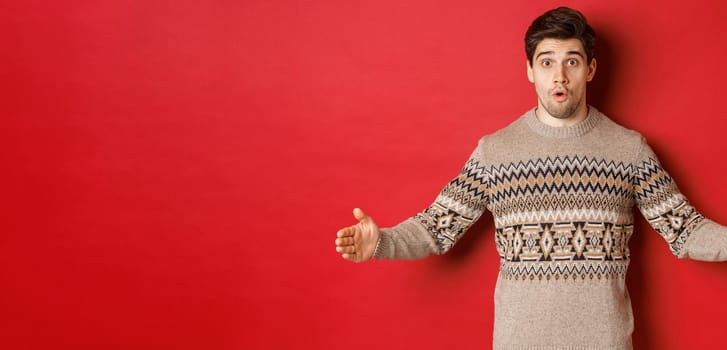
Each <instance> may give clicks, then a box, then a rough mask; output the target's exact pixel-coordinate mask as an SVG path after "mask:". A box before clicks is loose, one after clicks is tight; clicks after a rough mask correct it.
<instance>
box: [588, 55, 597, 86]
mask: <svg viewBox="0 0 727 350" xmlns="http://www.w3.org/2000/svg"><path fill="white" fill-rule="evenodd" d="M595 75H596V58H595V57H594V58H591V63H590V64H589V65H588V76H587V77H586V81H591V80H593V77H594V76H595Z"/></svg>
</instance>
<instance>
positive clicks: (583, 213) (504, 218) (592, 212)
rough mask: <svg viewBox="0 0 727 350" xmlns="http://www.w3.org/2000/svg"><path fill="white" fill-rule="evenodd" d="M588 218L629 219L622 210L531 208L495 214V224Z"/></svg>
mask: <svg viewBox="0 0 727 350" xmlns="http://www.w3.org/2000/svg"><path fill="white" fill-rule="evenodd" d="M574 217H575V218H588V219H589V220H594V221H601V222H613V223H616V224H624V223H626V222H627V221H628V222H630V221H629V220H630V219H631V218H630V217H627V216H626V215H624V212H623V211H608V210H600V209H565V210H559V209H555V210H533V211H530V212H513V213H510V214H506V215H501V216H495V226H497V227H505V226H513V225H517V224H521V223H523V222H564V221H568V220H572V219H573V218H574Z"/></svg>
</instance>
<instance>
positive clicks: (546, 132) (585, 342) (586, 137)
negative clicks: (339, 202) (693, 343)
mask: <svg viewBox="0 0 727 350" xmlns="http://www.w3.org/2000/svg"><path fill="white" fill-rule="evenodd" d="M634 205H636V206H637V207H638V208H639V210H640V211H641V213H642V214H643V215H644V217H646V219H647V220H648V221H649V223H650V224H651V225H652V227H653V228H654V229H655V230H656V231H657V232H658V233H659V234H660V235H661V236H662V237H663V238H664V239H665V240H666V242H667V244H668V246H669V248H670V249H671V252H672V253H673V254H674V255H676V256H677V257H679V258H692V259H698V260H708V261H717V260H720V261H721V260H727V228H725V227H723V226H720V225H717V224H715V223H714V222H712V221H710V220H708V219H706V218H705V217H703V216H702V215H701V214H699V212H697V211H696V210H695V209H694V207H692V206H691V205H690V204H689V202H688V201H687V199H686V198H685V197H684V196H683V195H682V194H681V193H680V192H679V190H678V188H677V186H676V184H675V183H674V181H672V178H671V177H669V175H668V174H667V173H666V172H665V171H664V169H663V168H662V167H661V165H660V164H659V161H658V160H657V158H656V156H655V155H654V153H653V152H652V150H651V149H650V148H649V146H648V145H647V144H646V142H645V141H644V139H643V138H642V137H641V135H639V134H638V133H636V132H634V131H631V130H628V129H625V128H623V127H621V126H619V125H617V124H616V123H614V122H613V121H612V120H610V119H609V118H608V117H606V116H605V115H603V114H602V113H600V112H599V111H597V110H596V109H595V108H593V107H590V108H589V113H588V116H587V118H586V119H585V120H583V121H582V122H580V123H578V124H576V125H574V126H570V127H551V126H548V125H546V124H543V123H542V122H540V121H539V120H538V119H537V118H536V116H535V110H534V109H533V110H530V111H528V112H527V113H525V114H524V115H523V116H522V117H520V118H519V119H517V120H516V121H515V122H513V123H512V124H511V125H509V126H508V127H505V128H503V129H501V130H499V131H498V132H496V133H494V134H491V135H488V136H485V137H483V138H482V139H481V140H480V142H479V144H478V146H477V148H476V149H475V151H474V153H473V154H472V156H471V157H470V158H469V160H468V161H467V163H466V164H465V166H464V169H462V171H461V173H460V174H459V176H457V177H456V178H454V179H453V180H452V181H451V182H449V184H447V185H446V186H445V187H444V189H443V190H442V192H441V193H440V194H439V196H437V198H436V200H435V201H434V203H433V204H432V205H431V206H430V207H428V208H426V209H425V210H423V211H422V212H421V213H418V214H417V215H416V216H415V217H412V218H409V219H407V220H406V221H404V222H402V223H400V224H398V225H397V226H395V227H393V228H385V229H382V230H381V238H380V241H379V244H378V246H377V250H376V253H375V257H376V258H378V259H381V258H387V259H415V258H421V257H424V256H428V255H431V254H443V253H445V252H446V251H447V250H449V249H450V248H451V247H452V246H453V245H454V244H455V243H456V242H457V240H458V239H459V238H460V237H461V236H462V234H463V233H464V232H465V231H466V230H467V229H468V228H469V227H470V226H471V225H472V224H473V223H474V222H475V221H476V220H477V219H478V218H479V217H480V215H482V213H483V212H484V211H485V209H487V210H489V211H490V212H492V214H493V217H494V222H495V242H496V247H497V252H498V254H499V255H500V261H501V264H500V273H499V276H498V279H497V286H496V288H495V323H494V324H495V325H494V339H493V348H494V349H496V350H499V349H540V350H545V349H548V350H555V349H569V350H572V349H588V350H596V349H631V348H632V345H631V333H632V331H633V316H632V312H631V302H630V298H629V293H628V291H627V289H626V285H625V277H626V270H627V268H628V264H629V248H628V241H629V238H630V237H631V235H632V233H633V216H632V208H633V206H634Z"/></svg>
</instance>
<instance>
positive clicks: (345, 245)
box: [336, 208, 381, 263]
mask: <svg viewBox="0 0 727 350" xmlns="http://www.w3.org/2000/svg"><path fill="white" fill-rule="evenodd" d="M353 217H354V218H356V220H358V223H357V224H355V225H352V226H348V227H345V228H342V229H340V230H338V232H337V233H336V237H337V238H336V251H337V252H339V253H341V256H342V257H343V258H344V259H346V260H348V261H353V262H355V263H360V262H364V261H366V260H369V259H371V257H373V256H374V251H375V250H376V243H377V242H378V241H379V237H380V236H381V233H380V232H379V227H378V226H377V225H376V222H374V219H372V218H371V217H370V216H368V215H366V214H365V213H364V212H363V210H361V209H359V208H356V209H354V210H353Z"/></svg>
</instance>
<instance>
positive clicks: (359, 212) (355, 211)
mask: <svg viewBox="0 0 727 350" xmlns="http://www.w3.org/2000/svg"><path fill="white" fill-rule="evenodd" d="M353 217H355V218H356V220H358V221H361V220H364V219H366V218H367V216H366V213H364V212H363V210H361V209H360V208H354V209H353Z"/></svg>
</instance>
